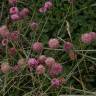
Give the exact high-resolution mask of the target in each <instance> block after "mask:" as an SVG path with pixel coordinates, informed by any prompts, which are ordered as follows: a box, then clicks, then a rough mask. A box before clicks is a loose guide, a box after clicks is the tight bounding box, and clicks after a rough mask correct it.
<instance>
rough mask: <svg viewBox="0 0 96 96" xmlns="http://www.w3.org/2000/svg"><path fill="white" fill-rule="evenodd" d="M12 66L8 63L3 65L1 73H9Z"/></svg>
mask: <svg viewBox="0 0 96 96" xmlns="http://www.w3.org/2000/svg"><path fill="white" fill-rule="evenodd" d="M10 68H11V67H10V65H9V64H8V63H3V64H1V71H2V72H3V73H8V72H9V71H10Z"/></svg>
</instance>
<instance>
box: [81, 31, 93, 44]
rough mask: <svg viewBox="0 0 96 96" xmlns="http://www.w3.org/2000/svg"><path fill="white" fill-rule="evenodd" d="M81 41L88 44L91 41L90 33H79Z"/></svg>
mask: <svg viewBox="0 0 96 96" xmlns="http://www.w3.org/2000/svg"><path fill="white" fill-rule="evenodd" d="M81 41H82V42H83V43H86V44H90V43H92V41H93V38H92V34H89V33H85V34H82V35H81Z"/></svg>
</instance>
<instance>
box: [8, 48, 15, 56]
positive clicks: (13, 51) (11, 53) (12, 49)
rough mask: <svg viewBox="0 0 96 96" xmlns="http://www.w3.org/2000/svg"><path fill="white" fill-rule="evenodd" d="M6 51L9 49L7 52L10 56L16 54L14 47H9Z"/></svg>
mask: <svg viewBox="0 0 96 96" xmlns="http://www.w3.org/2000/svg"><path fill="white" fill-rule="evenodd" d="M8 51H9V54H10V55H11V56H14V55H15V54H16V48H15V47H12V48H10V49H9V50H8Z"/></svg>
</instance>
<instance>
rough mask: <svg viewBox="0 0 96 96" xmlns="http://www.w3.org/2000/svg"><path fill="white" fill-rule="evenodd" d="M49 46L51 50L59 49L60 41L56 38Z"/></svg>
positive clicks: (50, 41)
mask: <svg viewBox="0 0 96 96" xmlns="http://www.w3.org/2000/svg"><path fill="white" fill-rule="evenodd" d="M48 45H49V47H50V48H53V49H54V48H58V47H59V45H60V44H59V40H58V39H56V38H54V39H50V40H49V42H48Z"/></svg>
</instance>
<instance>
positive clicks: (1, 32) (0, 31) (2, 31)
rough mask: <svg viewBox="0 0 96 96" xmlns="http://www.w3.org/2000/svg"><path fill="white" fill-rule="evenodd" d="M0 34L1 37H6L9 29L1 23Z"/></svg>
mask: <svg viewBox="0 0 96 96" xmlns="http://www.w3.org/2000/svg"><path fill="white" fill-rule="evenodd" d="M0 35H1V36H2V37H8V36H9V30H8V28H7V26H6V25H3V26H1V27H0Z"/></svg>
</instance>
